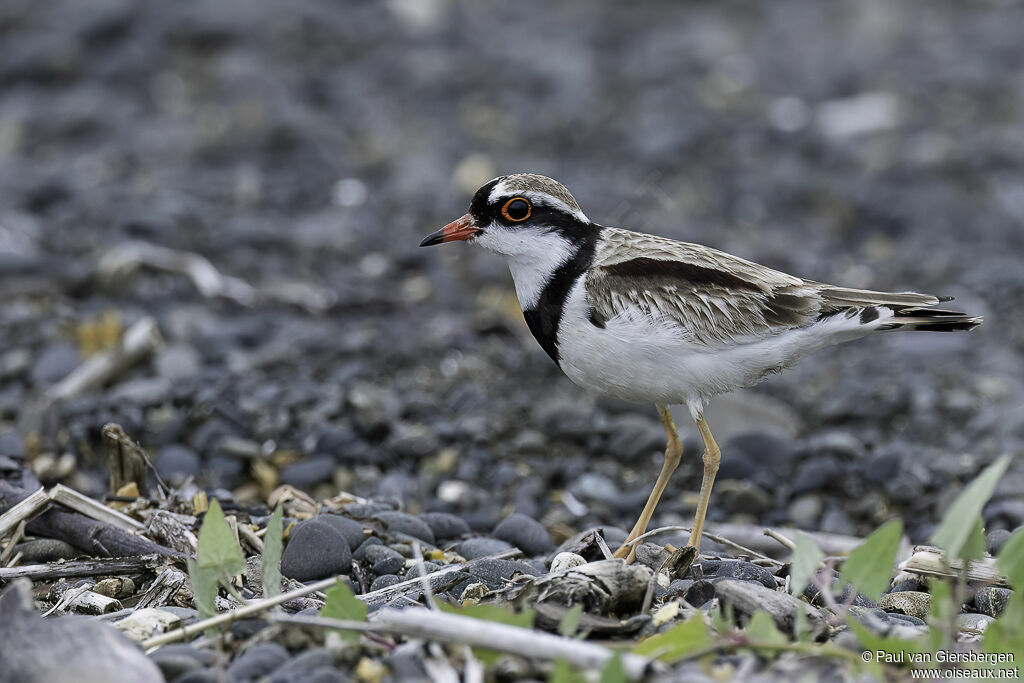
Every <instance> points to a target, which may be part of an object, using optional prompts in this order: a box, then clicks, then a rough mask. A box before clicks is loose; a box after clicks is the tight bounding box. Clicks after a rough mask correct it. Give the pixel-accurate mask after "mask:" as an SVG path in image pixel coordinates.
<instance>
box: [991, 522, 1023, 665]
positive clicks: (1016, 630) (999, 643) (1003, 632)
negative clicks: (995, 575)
mask: <svg viewBox="0 0 1024 683" xmlns="http://www.w3.org/2000/svg"><path fill="white" fill-rule="evenodd" d="M1018 533H1019V532H1018ZM1005 549H1006V548H1005V546H1004V548H1003V550H1004V551H1005ZM1000 556H1002V555H1000ZM981 647H982V649H983V650H984V651H985V652H989V653H992V654H994V655H1001V654H1004V653H1008V654H1010V655H1011V656H1012V657H1013V661H1012V662H1008V663H1003V664H999V665H998V668H1010V667H1013V666H1019V663H1020V662H1024V592H1022V591H1020V590H1016V591H1014V592H1013V595H1011V596H1010V601H1009V602H1008V603H1007V604H1006V608H1005V609H1004V610H1003V614H1002V616H1000V617H999V619H997V620H996V621H995V623H993V624H989V627H988V628H987V629H985V636H984V638H983V639H982V642H981Z"/></svg>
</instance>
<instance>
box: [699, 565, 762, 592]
mask: <svg viewBox="0 0 1024 683" xmlns="http://www.w3.org/2000/svg"><path fill="white" fill-rule="evenodd" d="M700 566H701V569H702V570H703V572H704V578H705V579H706V580H708V581H711V582H712V583H715V582H717V581H721V580H722V579H736V580H738V581H751V582H755V583H760V584H761V585H762V586H764V587H765V588H770V589H772V590H775V589H776V588H777V587H778V584H777V583H775V577H774V576H772V573H771V572H770V571H768V570H767V569H765V568H764V567H759V566H758V565H756V564H753V563H752V562H743V561H742V560H701V561H700Z"/></svg>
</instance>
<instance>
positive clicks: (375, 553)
mask: <svg viewBox="0 0 1024 683" xmlns="http://www.w3.org/2000/svg"><path fill="white" fill-rule="evenodd" d="M367 540H369V539H367ZM360 550H362V553H361V555H362V557H360V558H358V559H364V560H366V561H367V562H369V563H370V564H371V565H373V564H377V563H378V562H383V561H384V560H398V561H399V562H404V561H405V556H404V555H402V553H400V552H398V551H397V550H395V549H394V548H389V547H388V546H386V545H383V544H381V543H372V544H369V545H365V546H364V547H360Z"/></svg>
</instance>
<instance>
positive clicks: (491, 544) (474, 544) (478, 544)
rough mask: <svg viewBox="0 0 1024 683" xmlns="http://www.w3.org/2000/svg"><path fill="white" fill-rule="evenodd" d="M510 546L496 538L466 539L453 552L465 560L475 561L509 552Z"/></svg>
mask: <svg viewBox="0 0 1024 683" xmlns="http://www.w3.org/2000/svg"><path fill="white" fill-rule="evenodd" d="M511 549H512V544H511V543H508V542H507V541H502V540H500V539H497V538H467V539H466V540H465V541H462V542H461V543H459V544H458V545H457V546H455V552H457V553H458V554H459V555H462V556H463V557H464V558H466V559H467V560H475V559H477V558H479V557H487V556H488V555H496V554H498V553H500V552H504V551H506V550H511Z"/></svg>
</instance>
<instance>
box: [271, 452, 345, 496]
mask: <svg viewBox="0 0 1024 683" xmlns="http://www.w3.org/2000/svg"><path fill="white" fill-rule="evenodd" d="M335 466H336V465H335V461H334V458H333V457H331V456H330V455H313V456H310V457H308V458H306V459H305V460H300V461H299V462H295V463H292V464H291V465H287V466H285V467H282V468H281V482H282V483H284V484H289V485H291V486H295V487H297V488H310V487H312V486H315V485H316V484H319V483H320V482H324V481H330V480H331V474H332V473H333V472H334V468H335Z"/></svg>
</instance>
